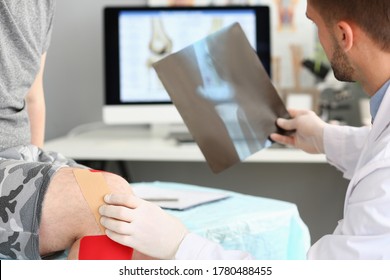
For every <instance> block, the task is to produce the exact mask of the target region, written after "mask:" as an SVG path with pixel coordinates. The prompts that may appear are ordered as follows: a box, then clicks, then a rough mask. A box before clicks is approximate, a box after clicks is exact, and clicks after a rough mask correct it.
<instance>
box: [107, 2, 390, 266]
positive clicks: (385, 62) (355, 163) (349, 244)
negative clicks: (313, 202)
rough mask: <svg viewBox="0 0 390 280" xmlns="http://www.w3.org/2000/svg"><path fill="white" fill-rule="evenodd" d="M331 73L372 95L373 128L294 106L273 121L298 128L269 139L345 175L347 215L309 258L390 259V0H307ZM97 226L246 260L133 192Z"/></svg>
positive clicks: (128, 238)
mask: <svg viewBox="0 0 390 280" xmlns="http://www.w3.org/2000/svg"><path fill="white" fill-rule="evenodd" d="M307 17H308V18H309V19H310V20H312V21H313V22H314V23H315V24H316V25H317V27H318V36H319V39H320V42H321V44H322V46H323V48H324V50H325V52H326V55H327V57H328V58H329V61H330V62H331V65H332V68H333V71H334V75H335V76H336V78H337V79H339V80H342V81H349V82H352V81H357V82H359V83H360V84H361V86H362V87H363V89H364V90H365V91H366V93H367V94H368V95H369V96H370V98H371V100H370V107H371V115H372V126H371V127H362V128H353V127H348V126H336V125H329V124H327V123H324V122H323V121H322V120H321V119H320V118H319V117H317V116H316V115H315V114H314V113H313V112H311V111H295V110H291V111H290V113H291V116H292V119H290V120H286V119H278V120H277V124H278V125H279V126H280V127H282V128H284V129H287V130H294V129H295V130H296V133H295V134H293V135H292V136H282V135H279V134H273V135H271V138H272V139H273V140H274V141H277V142H279V143H282V144H286V145H291V146H294V147H297V148H300V149H302V150H304V151H306V152H308V153H325V154H326V156H327V159H328V162H329V163H330V164H332V165H334V166H336V167H337V168H338V169H340V170H341V171H342V172H343V173H344V176H345V177H346V178H348V179H350V184H349V187H348V190H347V195H346V199H345V207H344V218H343V219H342V220H341V221H339V224H338V226H337V227H336V229H335V231H334V233H333V234H329V235H326V236H324V237H322V238H321V239H320V240H319V241H318V242H317V243H315V244H314V245H313V246H312V247H311V249H310V250H309V252H308V255H307V257H308V258H309V259H390V89H389V86H390V1H389V0H371V1H366V0H354V1H351V0H308V1H307ZM105 200H106V203H107V205H104V206H102V207H101V209H100V211H101V214H102V215H103V217H102V220H101V222H102V224H103V225H104V226H105V227H106V228H107V232H106V233H107V235H108V236H109V237H110V238H112V239H113V240H115V241H117V242H119V243H122V244H125V245H128V246H131V247H134V248H136V249H137V250H139V251H141V252H143V253H145V254H148V255H151V256H154V257H156V258H164V259H167V258H174V259H246V258H250V256H249V255H247V254H246V253H243V252H237V251H225V250H223V249H222V248H221V247H220V246H219V245H217V244H215V243H212V242H211V241H208V240H206V239H203V238H201V237H199V236H197V235H195V234H193V233H188V232H187V230H186V228H185V227H184V226H183V225H182V224H181V223H180V222H179V221H177V220H176V219H174V218H172V217H171V216H169V215H168V214H166V213H165V212H163V211H162V210H161V209H160V208H158V207H156V206H154V205H152V204H150V203H147V202H145V201H142V200H140V199H138V198H136V197H129V196H124V195H108V196H107V197H106V198H105Z"/></svg>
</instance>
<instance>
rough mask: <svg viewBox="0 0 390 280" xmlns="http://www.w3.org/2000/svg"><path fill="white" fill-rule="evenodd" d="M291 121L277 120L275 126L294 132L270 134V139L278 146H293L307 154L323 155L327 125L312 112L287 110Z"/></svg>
mask: <svg viewBox="0 0 390 280" xmlns="http://www.w3.org/2000/svg"><path fill="white" fill-rule="evenodd" d="M288 111H289V113H290V115H291V117H292V118H291V119H282V118H279V119H277V122H276V123H277V125H278V126H279V127H281V128H283V129H285V130H287V131H289V130H290V131H292V130H295V132H294V133H292V134H291V135H280V134H277V133H273V134H271V139H272V140H273V141H275V142H278V143H280V144H284V145H289V146H293V147H295V148H298V149H301V150H303V151H305V152H307V153H311V154H318V153H324V141H323V136H324V128H325V126H326V125H328V124H327V123H326V122H324V121H323V120H321V119H320V118H319V117H318V116H317V115H316V114H315V113H314V112H313V111H306V110H288Z"/></svg>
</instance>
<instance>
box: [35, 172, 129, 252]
mask: <svg viewBox="0 0 390 280" xmlns="http://www.w3.org/2000/svg"><path fill="white" fill-rule="evenodd" d="M102 174H103V176H104V178H105V180H106V182H107V184H108V186H109V187H110V189H111V191H112V192H122V193H123V192H127V193H129V194H131V188H130V187H129V184H128V182H127V181H126V180H124V179H123V178H121V177H119V176H117V175H114V174H111V173H102ZM99 234H103V233H102V232H101V230H100V228H99V226H98V224H97V222H96V220H95V217H94V215H93V214H92V212H91V210H90V208H89V206H88V204H87V202H86V200H85V199H84V197H83V195H82V193H81V190H80V187H79V185H78V184H77V181H76V179H75V176H74V175H73V169H72V168H62V169H60V170H58V171H57V173H56V174H55V175H54V177H53V179H52V181H51V183H50V185H49V188H48V190H47V193H46V195H45V199H44V202H43V208H42V217H41V224H40V234H39V235H40V237H39V242H40V244H39V250H40V253H41V255H46V254H49V253H52V252H56V251H60V250H64V249H66V248H71V249H70V252H69V258H70V259H77V257H78V250H79V240H80V238H82V237H83V236H87V235H99Z"/></svg>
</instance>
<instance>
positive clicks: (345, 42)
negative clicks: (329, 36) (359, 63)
mask: <svg viewBox="0 0 390 280" xmlns="http://www.w3.org/2000/svg"><path fill="white" fill-rule="evenodd" d="M354 35H355V34H354V28H353V26H352V25H351V24H349V23H348V22H346V21H339V22H338V23H337V24H336V26H335V37H336V40H337V42H338V44H339V46H340V47H341V48H342V49H343V50H344V51H345V52H347V51H349V50H350V49H351V48H352V46H353V44H354V39H355V38H354Z"/></svg>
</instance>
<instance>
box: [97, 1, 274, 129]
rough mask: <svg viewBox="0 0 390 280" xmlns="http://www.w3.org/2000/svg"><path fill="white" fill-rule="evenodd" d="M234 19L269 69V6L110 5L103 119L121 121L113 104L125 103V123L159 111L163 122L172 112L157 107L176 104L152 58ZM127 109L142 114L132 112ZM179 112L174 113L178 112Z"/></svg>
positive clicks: (118, 106)
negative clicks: (114, 114) (164, 112)
mask: <svg viewBox="0 0 390 280" xmlns="http://www.w3.org/2000/svg"><path fill="white" fill-rule="evenodd" d="M234 22H238V23H240V25H241V27H242V28H243V30H244V32H245V34H246V36H247V38H248V40H249V42H250V44H251V45H252V46H253V48H254V49H255V50H256V51H257V53H258V55H259V57H260V60H261V61H262V62H263V64H264V67H265V69H266V70H267V72H268V73H270V49H271V46H270V19H269V8H268V7H266V6H250V7H246V6H239V7H233V6H222V7H106V8H105V10H104V36H105V82H106V85H105V104H104V105H105V107H106V109H107V108H108V107H111V108H110V109H111V110H108V111H107V110H106V111H105V112H103V113H105V114H103V118H104V121H106V122H108V123H110V122H116V121H114V120H113V119H112V118H110V114H111V113H109V115H108V116H107V113H108V112H111V111H112V109H113V108H115V109H119V110H122V111H123V112H124V110H125V108H126V111H127V112H128V113H127V115H123V114H122V116H120V117H119V116H118V118H121V119H119V122H122V120H123V123H126V122H128V121H127V120H126V119H127V118H131V120H130V122H138V121H140V122H142V121H145V123H148V122H153V120H152V119H154V118H156V117H157V119H158V121H159V122H162V121H164V120H163V119H164V116H165V117H167V118H169V116H170V114H169V113H168V114H164V115H161V114H159V113H158V110H157V109H158V108H162V106H161V105H170V106H173V105H172V104H171V101H170V98H169V96H168V94H167V93H166V91H165V89H164V87H163V85H162V84H161V82H160V81H159V79H158V77H157V75H156V73H155V71H154V69H153V68H152V64H153V63H154V62H157V61H158V60H160V59H162V58H163V57H165V56H167V55H169V54H171V53H174V52H177V51H179V50H181V49H182V48H184V47H186V46H188V45H190V44H192V43H195V42H196V41H198V40H200V39H202V38H204V37H206V36H207V35H209V34H211V33H213V32H215V31H217V30H219V29H221V28H223V27H225V26H227V25H230V24H232V23H234ZM158 105H160V106H158ZM129 106H133V107H129ZM151 106H154V107H151ZM165 108H168V107H167V106H165ZM127 109H128V110H133V112H137V113H136V114H138V116H130V115H129V114H131V111H128V110H127ZM140 110H142V111H143V112H141V111H140ZM146 110H153V111H150V112H148V113H146ZM140 113H141V115H142V116H140ZM158 115H159V116H158ZM174 115H175V116H173V115H172V116H171V117H172V118H176V117H178V114H176V112H175V113H174ZM176 115H177V116H176ZM148 118H150V120H148Z"/></svg>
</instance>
